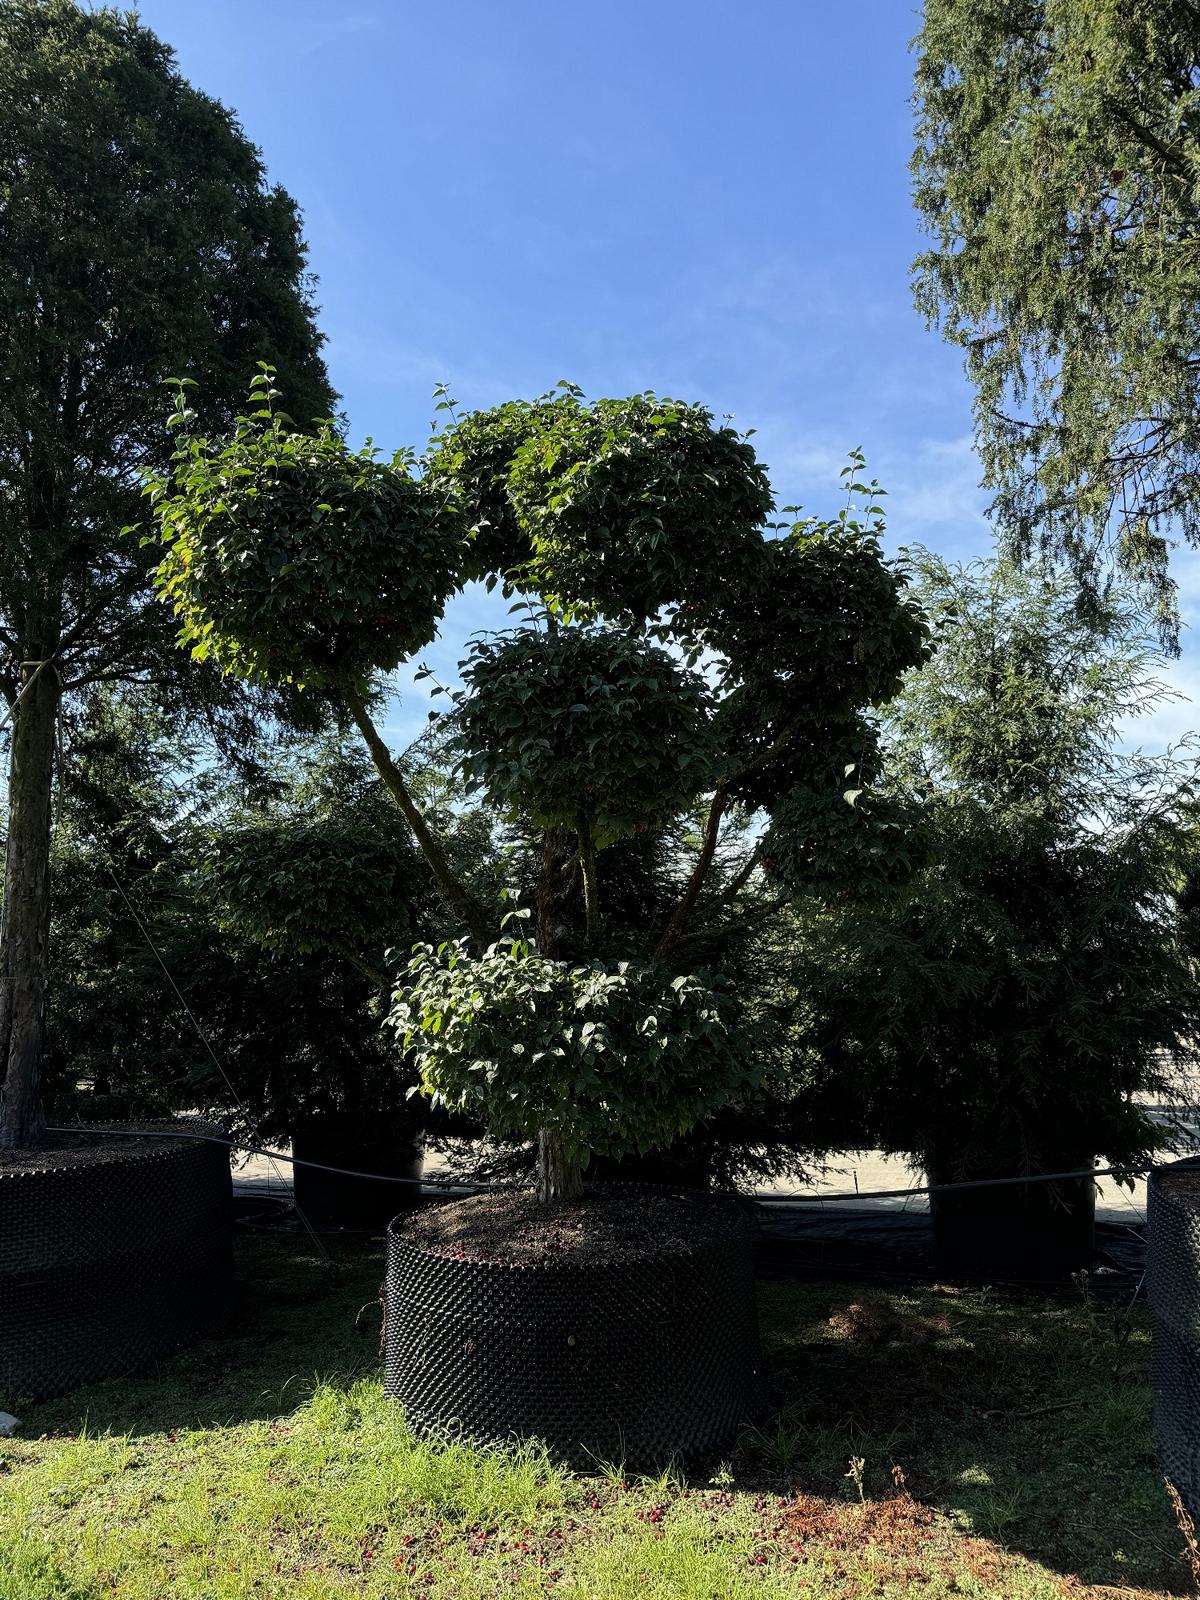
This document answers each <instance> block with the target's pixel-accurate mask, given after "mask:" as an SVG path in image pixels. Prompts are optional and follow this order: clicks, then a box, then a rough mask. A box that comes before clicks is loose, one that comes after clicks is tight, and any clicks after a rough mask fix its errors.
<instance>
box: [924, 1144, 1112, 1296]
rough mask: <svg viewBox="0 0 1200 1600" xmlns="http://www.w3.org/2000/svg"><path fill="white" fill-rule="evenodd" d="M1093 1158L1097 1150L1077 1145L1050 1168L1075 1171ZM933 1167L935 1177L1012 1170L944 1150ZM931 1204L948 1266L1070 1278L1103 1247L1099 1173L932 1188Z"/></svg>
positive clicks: (939, 1252)
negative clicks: (1086, 1151) (1086, 1152)
mask: <svg viewBox="0 0 1200 1600" xmlns="http://www.w3.org/2000/svg"><path fill="white" fill-rule="evenodd" d="M1091 1164H1092V1159H1091V1157H1090V1156H1081V1155H1080V1154H1079V1153H1078V1152H1075V1151H1073V1152H1070V1153H1068V1154H1065V1155H1062V1156H1061V1157H1059V1158H1058V1159H1056V1160H1055V1161H1054V1162H1053V1165H1051V1166H1048V1167H1047V1169H1046V1170H1049V1171H1054V1172H1072V1171H1078V1170H1079V1169H1080V1168H1087V1167H1090V1166H1091ZM1010 1170H1011V1169H1010ZM1015 1170H1016V1171H1020V1168H1019V1167H1018V1168H1016V1169H1015ZM927 1172H928V1176H929V1181H930V1183H931V1184H937V1183H955V1182H959V1181H962V1180H967V1179H974V1178H996V1177H1004V1176H1005V1175H1006V1174H1005V1172H1004V1169H1003V1168H1002V1167H998V1168H997V1169H996V1170H990V1171H979V1170H974V1171H964V1170H962V1169H961V1168H960V1167H959V1166H958V1165H957V1164H956V1163H955V1162H954V1161H953V1160H952V1159H950V1158H949V1157H939V1156H937V1155H932V1156H930V1157H929V1158H928V1167H927ZM929 1211H930V1218H931V1220H932V1223H933V1248H934V1256H935V1259H936V1261H937V1264H938V1266H939V1268H944V1269H945V1270H946V1271H948V1272H962V1273H968V1274H970V1275H971V1276H973V1277H979V1276H984V1277H987V1276H996V1277H1004V1278H1036V1279H1047V1280H1049V1279H1056V1278H1065V1277H1069V1275H1070V1274H1071V1273H1072V1272H1078V1271H1079V1270H1080V1269H1081V1268H1085V1267H1089V1266H1090V1265H1091V1263H1092V1258H1093V1255H1094V1253H1095V1242H1096V1186H1095V1183H1094V1182H1093V1180H1092V1179H1091V1178H1078V1179H1066V1180H1063V1181H1061V1182H1058V1183H1022V1184H1001V1185H998V1186H996V1187H994V1188H984V1189H959V1190H949V1191H945V1192H943V1193H941V1194H937V1193H935V1194H931V1195H930V1197H929Z"/></svg>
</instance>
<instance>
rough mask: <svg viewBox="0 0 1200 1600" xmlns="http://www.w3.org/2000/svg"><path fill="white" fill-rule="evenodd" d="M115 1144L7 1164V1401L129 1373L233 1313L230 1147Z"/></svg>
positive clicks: (0, 1296) (1, 1336) (1, 1216)
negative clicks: (34, 1161)
mask: <svg viewBox="0 0 1200 1600" xmlns="http://www.w3.org/2000/svg"><path fill="white" fill-rule="evenodd" d="M126 1126H127V1127H128V1126H129V1125H126ZM159 1127H160V1128H161V1127H162V1124H159ZM139 1131H145V1132H146V1133H147V1135H150V1134H151V1133H152V1132H153V1131H154V1130H153V1128H152V1127H147V1128H145V1129H144V1130H139ZM203 1131H207V1132H217V1131H219V1130H216V1129H205V1130H203ZM98 1137H99V1138H101V1139H102V1138H103V1134H102V1133H98ZM110 1146H111V1148H105V1149H103V1150H102V1151H97V1150H95V1149H93V1151H92V1153H91V1155H90V1156H88V1157H85V1156H84V1155H83V1154H82V1153H81V1152H80V1151H79V1149H78V1148H64V1149H46V1150H45V1151H42V1152H39V1153H38V1164H37V1165H36V1166H32V1167H31V1166H28V1165H25V1166H22V1167H19V1168H18V1167H4V1166H2V1165H0V1398H2V1399H9V1400H16V1399H21V1398H26V1397H31V1398H34V1399H40V1398H42V1397H44V1396H46V1395H52V1394H59V1393H62V1392H63V1391H65V1390H67V1389H71V1388H74V1387H75V1386H76V1385H77V1384H80V1383H84V1382H87V1381H90V1380H92V1379H96V1378H107V1377H115V1376H118V1375H120V1374H122V1373H126V1372H130V1371H132V1370H134V1369H136V1368H137V1367H140V1366H143V1365H144V1364H145V1363H146V1362H148V1361H150V1360H152V1359H154V1358H155V1357H157V1356H162V1355H165V1354H166V1353H167V1352H168V1351H171V1350H174V1349H175V1348H177V1347H178V1346H179V1345H182V1344H186V1343H188V1342H190V1341H191V1340H193V1339H196V1338H198V1337H200V1336H201V1335H202V1334H205V1333H211V1332H214V1331H216V1330H217V1329H219V1328H221V1327H222V1326H223V1325H224V1324H225V1323H226V1321H227V1320H228V1317H229V1314H230V1312H231V1310H232V1306H233V1261H232V1255H231V1242H232V1226H233V1219H232V1197H231V1180H230V1170H229V1152H228V1150H226V1149H225V1148H223V1147H222V1146H220V1145H215V1144H207V1143H203V1142H201V1141H200V1140H184V1139H162V1140H160V1141H158V1142H156V1143H153V1144H148V1145H142V1144H135V1143H134V1142H133V1141H125V1140H120V1141H117V1140H112V1141H110Z"/></svg>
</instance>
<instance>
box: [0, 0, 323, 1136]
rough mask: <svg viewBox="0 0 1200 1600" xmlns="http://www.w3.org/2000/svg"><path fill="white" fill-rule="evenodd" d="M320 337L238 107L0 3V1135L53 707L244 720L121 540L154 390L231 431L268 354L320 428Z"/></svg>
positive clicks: (39, 868) (153, 429)
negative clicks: (150, 696) (187, 388)
mask: <svg viewBox="0 0 1200 1600" xmlns="http://www.w3.org/2000/svg"><path fill="white" fill-rule="evenodd" d="M321 343H322V339H321V335H320V334H319V332H318V331H317V329H316V326H315V321H314V306H313V302H312V285H311V282H310V279H309V276H308V273H307V268H306V261H305V247H304V242H303V239H302V236H301V232H300V220H299V216H298V213H297V210H296V206H295V203H294V202H293V200H292V199H291V197H290V196H289V195H288V194H287V193H286V192H285V191H284V190H282V189H280V188H278V187H274V186H272V185H270V184H269V183H268V182H267V179H266V175H265V172H264V169H263V164H262V161H261V159H260V156H259V153H258V151H257V150H256V149H255V148H254V146H253V145H252V144H251V143H250V142H249V141H248V140H247V139H246V137H245V135H244V134H243V132H242V130H241V128H240V127H239V126H238V124H237V122H236V120H235V119H234V117H233V116H232V115H231V113H230V112H228V111H227V110H226V109H225V108H224V107H223V106H221V105H219V104H218V103H217V102H216V101H215V100H212V99H211V98H209V97H208V96H207V95H204V94H202V93H200V92H199V91H198V90H196V89H194V88H192V87H191V85H190V84H188V83H187V82H186V80H185V79H184V78H183V77H182V76H181V75H180V73H179V72H178V70H177V68H176V66H175V62H174V59H173V56H172V54H171V51H170V50H169V49H168V47H167V46H166V45H164V44H163V43H162V42H161V40H159V39H158V38H156V36H155V35H154V34H153V33H152V32H150V31H149V30H148V29H147V28H145V27H143V26H142V25H141V24H140V23H139V22H138V20H137V18H136V17H135V16H134V15H133V14H131V13H123V12H118V11H116V10H112V9H109V8H98V9H95V10H84V9H82V8H81V7H79V6H78V5H76V4H74V3H72V0H0V696H3V700H4V702H5V703H6V707H7V708H9V709H11V711H12V713H13V715H12V723H11V729H10V732H11V750H10V783H9V807H10V814H9V826H8V830H7V834H8V848H7V853H6V879H5V892H4V911H3V927H2V930H0V1081H2V1082H3V1085H4V1087H3V1094H2V1097H0V1145H2V1144H6V1143H25V1142H28V1141H29V1140H30V1139H33V1138H36V1137H37V1134H38V1130H39V1128H40V1123H41V1114H40V1110H39V1105H38V1093H37V1080H38V1063H39V1060H40V1055H41V1048H42V1037H43V997H44V993H45V985H46V939H47V936H48V928H49V907H48V899H47V894H48V876H47V872H48V868H47V862H48V858H49V835H50V792H51V785H52V771H53V762H54V749H55V743H56V736H57V730H58V725H59V718H60V714H61V713H62V711H63V710H64V708H65V709H66V710H68V711H70V710H71V709H72V708H73V707H78V705H79V704H80V702H81V701H83V700H85V699H86V697H87V696H88V695H89V694H90V693H92V692H93V691H94V690H95V689H96V688H97V687H98V686H102V685H105V684H111V683H114V682H119V681H136V682H140V683H143V684H146V683H152V684H154V685H155V687H156V692H157V693H158V694H159V696H160V699H161V701H162V703H163V704H164V705H165V704H170V705H171V706H172V707H173V708H174V710H175V712H176V714H177V715H178V716H180V717H181V718H185V719H186V718H188V717H191V716H195V717H198V718H200V719H203V720H205V721H206V722H207V723H208V724H209V726H210V727H211V728H214V729H217V730H219V729H220V728H221V727H222V725H225V726H226V727H229V729H230V731H231V734H232V733H233V731H234V728H235V727H236V733H237V734H238V735H242V736H244V735H245V733H246V731H247V719H246V717H245V716H243V717H242V718H241V720H240V721H239V720H238V714H239V712H242V713H249V712H250V711H251V710H252V709H254V708H252V707H251V705H250V702H249V701H248V699H247V695H246V692H245V690H244V688H243V687H242V686H241V685H240V684H238V683H236V682H235V681H234V680H232V679H222V678H221V676H220V674H219V673H218V672H216V671H214V670H211V669H210V670H208V671H207V672H205V671H200V670H196V669H193V670H191V671H188V670H186V663H185V661H184V660H183V658H182V657H180V656H179V655H178V654H177V653H176V652H175V651H174V650H172V649H171V647H170V646H171V629H170V623H169V618H168V617H167V615H166V614H165V613H164V612H163V610H162V608H161V607H159V606H155V605H152V604H148V600H149V593H150V573H151V569H152V566H153V558H152V555H151V553H149V552H147V550H145V549H144V548H142V547H140V546H139V544H138V541H137V540H136V539H129V538H122V537H121V533H122V529H123V528H124V527H125V526H126V525H128V524H131V523H134V522H136V521H137V519H138V517H139V515H140V514H141V509H142V508H141V503H140V499H139V491H140V488H141V475H142V474H143V473H144V472H146V471H147V470H152V469H155V468H161V467H163V466H164V465H165V463H166V461H167V459H168V458H169V456H170V454H171V452H172V448H173V447H172V443H171V438H172V436H171V431H170V429H169V427H168V425H167V412H166V411H165V410H164V407H163V405H162V403H161V398H162V393H163V391H162V388H161V385H162V384H163V382H164V381H165V380H166V379H167V378H169V377H172V376H181V377H184V378H187V379H190V380H194V381H195V383H196V384H197V388H196V391H195V392H196V394H197V399H196V401H195V402H194V404H195V406H196V408H197V410H198V412H199V414H200V416H201V417H202V418H203V419H204V421H205V422H206V423H207V424H208V425H210V426H213V427H217V428H224V427H227V426H229V425H230V424H231V422H232V418H233V416H234V415H235V414H236V410H237V399H238V398H239V397H240V395H241V394H242V393H244V388H245V382H246V373H247V370H248V368H249V367H252V366H253V363H254V362H255V361H256V360H263V359H265V360H269V361H271V362H273V363H275V364H276V365H277V366H278V367H279V369H280V370H281V371H282V372H285V373H286V374H287V381H288V386H289V392H290V394H291V396H292V401H293V404H294V406H295V407H296V410H297V413H298V415H299V416H300V417H301V418H302V419H303V420H304V424H305V425H306V426H307V425H308V420H309V419H310V418H313V417H327V416H328V415H329V414H330V412H331V411H332V410H333V407H334V401H335V397H334V395H333V392H332V390H331V388H330V386H329V382H328V378H327V376H326V372H325V367H324V363H323V361H322V358H321ZM181 669H183V670H181ZM256 709H257V710H259V711H260V712H261V710H262V702H261V700H260V701H259V702H258V703H257V707H256ZM231 742H233V743H236V742H237V738H236V735H235V736H234V738H233V739H232V740H231Z"/></svg>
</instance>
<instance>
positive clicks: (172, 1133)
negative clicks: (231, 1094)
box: [46, 1122, 1154, 1206]
mask: <svg viewBox="0 0 1200 1600" xmlns="http://www.w3.org/2000/svg"><path fill="white" fill-rule="evenodd" d="M89 1129H91V1130H95V1131H99V1129H98V1128H97V1125H96V1124H95V1123H90V1124H89V1123H86V1122H77V1123H75V1124H73V1125H72V1126H70V1127H51V1128H48V1129H47V1130H46V1131H47V1132H48V1133H80V1132H84V1133H86V1132H88V1131H89ZM103 1132H104V1134H105V1136H106V1137H108V1136H109V1135H112V1136H113V1137H115V1138H126V1139H149V1138H153V1139H203V1140H205V1141H207V1142H208V1143H209V1144H220V1145H225V1146H226V1148H227V1149H230V1150H239V1151H241V1153H242V1154H243V1155H252V1156H264V1157H266V1158H267V1160H269V1161H285V1162H287V1164H288V1165H289V1166H291V1167H309V1168H311V1169H312V1170H313V1171H315V1172H333V1173H336V1174H337V1175H338V1176H339V1177H343V1178H367V1179H370V1180H371V1181H372V1182H374V1183H401V1184H407V1185H409V1186H411V1187H413V1188H417V1189H451V1190H454V1191H456V1192H457V1193H460V1194H461V1193H470V1194H498V1193H512V1192H514V1191H516V1190H519V1189H523V1188H526V1187H528V1186H527V1185H525V1184H520V1183H473V1182H471V1181H470V1180H469V1179H463V1178H401V1177H397V1176H396V1175H395V1174H394V1173H390V1172H360V1171H358V1170H357V1169H356V1168H354V1167H334V1166H330V1165H329V1164H328V1163H326V1162H324V1161H307V1160H304V1159H297V1157H295V1156H289V1155H285V1154H284V1152H283V1151H282V1150H269V1149H267V1148H266V1147H265V1146H263V1145H252V1144H242V1143H240V1142H239V1141H238V1140H236V1139H222V1138H219V1137H218V1136H217V1135H216V1134H211V1133H186V1132H183V1131H177V1130H175V1129H162V1130H159V1129H157V1128H146V1129H142V1130H138V1129H133V1128H130V1129H122V1128H108V1127H105V1128H104V1129H103ZM1153 1169H1154V1163H1153V1162H1149V1161H1147V1162H1142V1163H1140V1164H1137V1165H1133V1166H1122V1167H1078V1168H1076V1169H1075V1170H1074V1171H1072V1172H1026V1173H1022V1174H1021V1175H1020V1176H1019V1177H1015V1178H971V1179H968V1180H964V1181H963V1182H961V1183H928V1184H915V1185H914V1186H913V1187H912V1188H911V1189H862V1190H857V1191H850V1190H848V1191H846V1192H845V1193H843V1194H772V1193H766V1194H764V1193H759V1192H757V1191H755V1192H753V1193H751V1194H750V1195H748V1196H747V1199H750V1200H753V1201H754V1202H755V1203H756V1204H758V1205H786V1206H793V1205H823V1204H825V1202H826V1201H834V1200H840V1201H845V1200H899V1199H903V1198H904V1197H905V1196H908V1195H918V1194H948V1193H956V1192H958V1191H961V1190H968V1189H1001V1188H1008V1187H1011V1186H1013V1185H1015V1184H1026V1183H1060V1182H1063V1181H1065V1180H1066V1179H1069V1178H1108V1177H1138V1176H1141V1175H1142V1174H1144V1173H1147V1172H1151V1171H1153Z"/></svg>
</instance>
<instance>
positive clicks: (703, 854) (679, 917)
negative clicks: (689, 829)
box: [654, 779, 728, 961]
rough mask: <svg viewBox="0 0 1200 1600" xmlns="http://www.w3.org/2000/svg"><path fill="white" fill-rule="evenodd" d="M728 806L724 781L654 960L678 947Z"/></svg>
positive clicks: (713, 853)
mask: <svg viewBox="0 0 1200 1600" xmlns="http://www.w3.org/2000/svg"><path fill="white" fill-rule="evenodd" d="M727 804H728V800H727V797H726V787H725V780H724V779H722V781H721V782H720V783H718V785H717V787H716V792H715V793H714V794H713V797H712V804H711V805H710V806H709V808H708V821H707V822H706V823H705V825H704V838H703V840H702V842H701V845H700V854H699V855H698V856H697V857H696V864H695V866H694V867H693V868H692V875H691V877H690V878H689V879H688V882H687V888H686V889H684V891H683V894H682V896H681V898H680V901H679V904H678V905H677V906H676V907H675V910H674V911H673V912H672V913H671V920H670V921H669V922H668V923H667V926H666V929H665V931H664V933H663V936H662V938H661V939H660V940H659V941H658V944H657V946H656V947H655V951H654V959H655V960H656V961H664V960H665V959H666V958H667V956H669V955H670V953H671V951H672V950H673V949H674V948H675V946H676V945H677V944H678V942H679V939H680V936H681V935H682V933H683V930H684V928H685V927H686V926H687V922H688V918H689V917H690V916H691V914H692V912H693V910H694V909H695V905H696V901H697V900H698V899H699V898H700V890H701V889H702V888H703V887H704V880H705V878H706V877H707V876H708V870H709V868H710V867H711V866H712V862H713V856H714V855H715V854H716V849H717V838H718V835H719V834H720V831H721V818H722V817H723V816H724V815H725V807H726V805H727Z"/></svg>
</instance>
